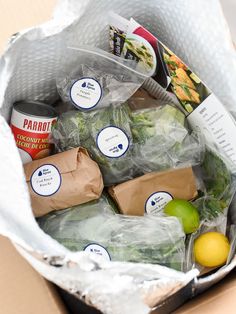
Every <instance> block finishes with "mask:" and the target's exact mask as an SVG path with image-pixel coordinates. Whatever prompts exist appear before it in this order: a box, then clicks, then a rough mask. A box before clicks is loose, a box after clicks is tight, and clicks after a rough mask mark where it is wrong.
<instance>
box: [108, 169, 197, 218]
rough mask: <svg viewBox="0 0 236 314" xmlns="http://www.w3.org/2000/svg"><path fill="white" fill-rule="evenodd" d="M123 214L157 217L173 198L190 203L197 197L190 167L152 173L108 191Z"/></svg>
mask: <svg viewBox="0 0 236 314" xmlns="http://www.w3.org/2000/svg"><path fill="white" fill-rule="evenodd" d="M108 191H109V194H110V195H111V196H112V198H113V199H114V200H115V202H116V203H117V205H118V207H119V209H120V211H121V213H122V214H125V215H137V216H141V215H143V214H144V213H145V212H146V213H148V214H158V213H160V212H162V209H163V207H164V206H165V205H166V204H167V203H168V202H169V201H171V200H172V199H173V198H179V199H184V200H191V199H193V198H195V197H196V196H197V188H196V182H195V177H194V174H193V171H192V168H183V169H175V170H169V171H163V172H152V173H149V174H146V175H144V176H141V177H139V178H136V179H133V180H130V181H127V182H125V183H121V184H118V185H116V186H113V187H110V188H109V190H108Z"/></svg>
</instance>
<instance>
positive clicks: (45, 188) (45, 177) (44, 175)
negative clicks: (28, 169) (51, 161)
mask: <svg viewBox="0 0 236 314" xmlns="http://www.w3.org/2000/svg"><path fill="white" fill-rule="evenodd" d="M30 184H31V187H32V189H33V191H34V192H35V193H36V194H38V195H41V196H50V195H53V194H55V193H56V192H57V191H58V190H59V189H60V186H61V175H60V172H59V171H58V169H57V168H56V167H55V166H53V165H43V166H41V167H39V168H37V169H36V170H35V171H34V173H33V174H32V176H31V178H30Z"/></svg>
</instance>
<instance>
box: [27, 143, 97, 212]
mask: <svg viewBox="0 0 236 314" xmlns="http://www.w3.org/2000/svg"><path fill="white" fill-rule="evenodd" d="M24 169H25V176H26V181H27V184H28V187H29V191H30V196H31V204H32V208H33V212H34V215H35V216H36V217H39V216H42V215H45V214H47V213H49V212H51V211H53V210H59V209H64V208H68V207H72V206H75V205H79V204H82V203H86V202H89V201H91V200H94V199H97V198H99V197H100V195H101V193H102V190H103V180H102V175H101V172H100V169H99V167H98V165H97V164H96V163H95V162H94V161H93V160H92V159H91V158H90V157H89V155H88V153H87V151H86V150H85V149H84V148H74V149H71V150H68V151H66V152H63V153H59V154H56V155H52V156H50V157H46V158H43V159H40V160H34V161H32V162H30V163H28V164H26V165H24Z"/></svg>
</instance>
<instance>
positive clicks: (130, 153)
mask: <svg viewBox="0 0 236 314" xmlns="http://www.w3.org/2000/svg"><path fill="white" fill-rule="evenodd" d="M184 121H185V117H184V115H183V114H182V113H181V112H180V111H179V110H178V109H176V108H175V107H172V106H170V105H165V106H163V107H159V108H153V109H146V110H137V111H131V110H130V109H129V107H128V105H127V104H123V105H120V106H110V107H108V108H105V109H101V110H94V111H90V112H79V111H70V112H67V113H65V114H63V115H62V116H61V117H60V118H59V120H58V122H57V124H56V125H55V127H54V128H53V138H54V142H55V144H56V147H57V149H58V150H59V151H64V150H68V149H70V148H72V147H78V146H83V147H85V148H87V149H88V151H89V152H90V154H91V156H92V158H93V159H94V160H95V161H96V162H97V163H98V164H99V166H100V169H101V171H102V174H103V179H104V184H105V185H112V184H117V183H120V182H123V181H127V180H129V179H132V178H134V177H136V176H139V175H142V174H145V173H147V172H152V171H158V170H165V169H169V168H172V167H176V166H178V165H179V164H181V165H182V164H184V163H186V164H188V165H189V164H196V163H199V162H200V160H201V152H202V143H201V141H200V139H199V138H197V137H194V136H192V135H189V134H188V130H187V129H186V127H185V126H184ZM108 128H109V129H108ZM104 129H108V130H109V132H108V135H107V136H108V137H107V138H105V139H104V142H105V144H106V145H107V143H108V145H109V141H110V140H111V146H110V150H112V149H113V150H114V153H115V154H116V156H115V158H114V157H113V156H111V155H110V151H109V152H108V153H109V154H107V153H106V152H104V147H101V145H100V143H99V141H98V138H99V136H100V135H101V133H102V132H103V130H104ZM117 130H118V131H117ZM114 132H115V133H114ZM121 132H123V133H125V136H126V138H127V140H126V143H124V138H123V139H122V141H123V142H122V141H121V137H120V135H118V133H121ZM116 133H117V134H116ZM123 137H124V136H123ZM113 139H115V141H114V142H113ZM119 141H120V142H119ZM127 141H128V142H127ZM105 148H106V147H105ZM122 149H123V150H122ZM119 150H122V151H121V153H120V154H117V151H118V152H119Z"/></svg>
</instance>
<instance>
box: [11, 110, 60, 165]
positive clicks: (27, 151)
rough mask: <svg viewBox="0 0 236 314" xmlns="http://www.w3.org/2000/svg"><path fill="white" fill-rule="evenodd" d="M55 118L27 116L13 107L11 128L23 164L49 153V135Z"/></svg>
mask: <svg viewBox="0 0 236 314" xmlns="http://www.w3.org/2000/svg"><path fill="white" fill-rule="evenodd" d="M56 120H57V119H56V118H46V117H32V116H28V115H26V114H23V113H20V112H18V111H16V110H15V109H13V111H12V117H11V129H12V132H13V134H14V137H15V141H16V145H17V147H18V149H19V152H20V156H21V159H22V161H23V163H24V164H25V163H27V162H30V161H32V160H34V159H40V158H44V157H46V156H48V155H50V152H51V149H52V144H51V143H50V142H49V136H50V133H51V129H52V125H53V124H54V123H55V122H56Z"/></svg>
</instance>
